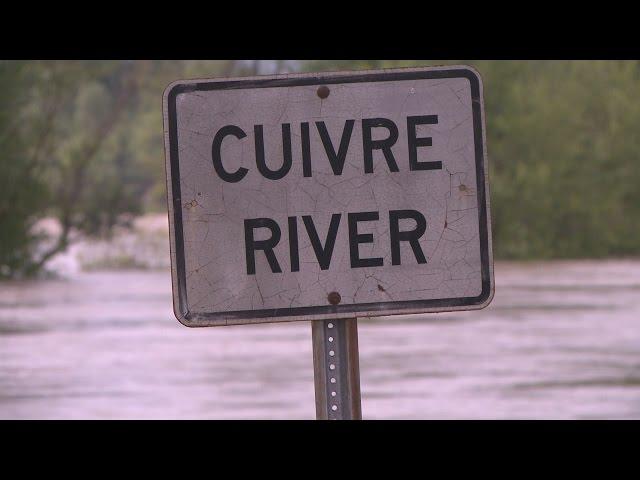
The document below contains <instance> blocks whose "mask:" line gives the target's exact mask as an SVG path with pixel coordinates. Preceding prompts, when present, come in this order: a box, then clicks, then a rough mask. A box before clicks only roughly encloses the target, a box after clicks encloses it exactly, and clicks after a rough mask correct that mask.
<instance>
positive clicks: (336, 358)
mask: <svg viewBox="0 0 640 480" xmlns="http://www.w3.org/2000/svg"><path fill="white" fill-rule="evenodd" d="M311 333H312V341H313V374H314V380H315V389H316V418H317V419H318V420H361V419H362V406H361V400H360V366H359V360H358V320H357V319H356V318H348V319H343V320H316V321H313V322H311Z"/></svg>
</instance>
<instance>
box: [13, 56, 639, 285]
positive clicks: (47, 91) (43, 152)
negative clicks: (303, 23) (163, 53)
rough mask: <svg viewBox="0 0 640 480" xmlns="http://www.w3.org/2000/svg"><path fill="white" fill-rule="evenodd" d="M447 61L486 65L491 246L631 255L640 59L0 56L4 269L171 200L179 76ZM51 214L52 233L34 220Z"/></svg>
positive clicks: (24, 271) (540, 254) (526, 254)
mask: <svg viewBox="0 0 640 480" xmlns="http://www.w3.org/2000/svg"><path fill="white" fill-rule="evenodd" d="M452 63H462V64H465V63H467V64H471V65H473V66H475V67H476V68H477V69H478V70H479V71H480V72H481V74H482V77H483V83H484V87H485V104H486V114H487V117H486V118H487V136H488V152H489V168H490V180H491V197H492V205H491V208H492V221H493V234H494V248H495V253H496V257H498V258H519V259H524V258H568V257H604V256H611V255H618V256H619V255H638V254H639V253H640V222H639V221H638V219H639V218H640V189H639V188H638V187H637V185H638V184H639V182H640V169H639V168H638V165H637V162H638V156H639V155H640V136H639V135H637V133H636V130H637V125H638V124H639V123H640V102H638V101H637V97H638V95H639V94H640V91H639V90H640V62H636V61H633V62H631V61H562V62H561V61H477V62H468V61H464V60H462V61H446V62H443V61H437V62H433V61H428V60H424V61H404V60H402V61H399V60H394V61H384V60H376V61H371V60H366V61H359V60H353V61H306V62H282V61H277V62H267V63H265V62H259V61H196V60H189V61H166V60H155V61H30V62H16V61H0V152H1V154H0V172H1V175H0V278H3V277H4V278H6V277H16V276H26V275H33V274H36V273H38V272H39V271H41V270H42V268H43V267H44V266H45V265H46V262H47V261H48V260H49V259H51V258H52V257H53V256H55V255H56V254H57V253H59V252H61V251H63V250H64V249H65V248H67V246H68V245H69V244H70V242H72V241H73V238H74V236H75V234H76V233H81V234H89V235H109V233H110V232H111V230H112V228H113V226H114V225H117V224H118V223H122V222H125V221H126V219H127V215H123V214H137V213H140V212H144V211H165V209H166V194H165V188H166V187H165V172H164V138H163V128H162V112H161V95H162V91H163V90H164V88H165V87H166V86H167V85H168V84H169V83H170V82H172V81H173V80H176V79H178V78H206V77H215V76H242V75H255V74H260V73H272V72H273V71H276V70H279V71H280V70H291V69H295V68H301V69H303V70H307V71H323V70H325V71H326V70H344V69H367V68H394V67H407V66H413V65H433V64H452ZM45 217H50V218H55V219H57V221H58V224H59V231H58V232H57V234H56V235H55V237H53V238H51V237H48V238H45V236H43V235H41V234H39V233H38V232H37V231H36V230H35V229H34V225H36V224H37V222H38V221H39V220H41V219H43V218H45Z"/></svg>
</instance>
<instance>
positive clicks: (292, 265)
mask: <svg viewBox="0 0 640 480" xmlns="http://www.w3.org/2000/svg"><path fill="white" fill-rule="evenodd" d="M164 124H165V148H166V157H167V158H166V169H167V188H168V199H169V223H170V232H171V261H172V277H173V292H174V311H175V314H176V317H177V318H178V319H179V320H180V321H181V322H182V323H184V324H185V325H188V326H214V325H230V324H240V323H256V322H274V321H288V320H302V319H308V320H313V319H333V318H335V319H337V318H346V317H365V316H379V315H391V314H399V313H404V314H408V313H423V312H439V311H447V310H464V309H475V308H482V307H484V306H486V305H487V304H488V303H489V302H490V301H491V298H492V296H493V262H492V254H491V229H490V222H489V195H488V181H487V164H486V149H485V129H484V111H483V99H482V82H481V79H480V76H479V75H478V73H477V72H476V71H475V70H473V69H471V68H469V67H466V66H455V67H436V68H417V69H397V70H379V71H362V72H343V73H314V74H299V75H277V76H265V77H262V76H261V77H252V78H239V79H214V80H188V81H178V82H174V83H172V84H171V85H170V86H169V87H167V89H166V91H165V95H164Z"/></svg>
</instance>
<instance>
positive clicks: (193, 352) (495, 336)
mask: <svg viewBox="0 0 640 480" xmlns="http://www.w3.org/2000/svg"><path fill="white" fill-rule="evenodd" d="M495 272H496V274H495V276H496V295H495V298H494V301H493V303H492V304H491V305H490V306H489V307H487V308H486V309H484V310H482V311H475V312H457V313H446V314H430V315H414V316H397V317H387V318H378V319H369V320H364V319H361V320H360V321H359V342H360V368H361V387H362V403H363V407H362V410H363V417H364V418H365V419H449V418H465V419H476V418H483V419H484V418H486V419H506V418H517V419H529V418H572V419H573V418H579V419H582V418H616V419H624V418H636V419H637V418H640V261H632V260H624V261H623V260H617V261H571V262H536V263H501V262H498V263H496V266H495ZM314 417H315V409H314V393H313V365H312V356H311V328H310V326H309V324H308V323H307V322H295V323H286V324H264V325H253V326H235V327H224V328H204V329H189V328H186V327H183V326H182V325H180V324H179V323H178V322H177V320H175V318H174V317H173V313H172V310H171V284H170V275H169V270H168V269H166V268H161V269H155V270H118V271H95V272H82V271H80V272H76V273H74V274H73V275H68V276H66V277H65V278H60V279H52V280H39V281H30V282H11V283H4V284H0V418H3V419H16V418H20V419H31V418H45V419H62V418H68V419H77V418H88V419H112V418H113V419H115V418H119V419H127V418H144V419H146V418H153V419H156V418H170V419H183V418H187V419H197V418H198V419H199V418H203V419H233V418H237V419H262V418H264V419H312V418H314Z"/></svg>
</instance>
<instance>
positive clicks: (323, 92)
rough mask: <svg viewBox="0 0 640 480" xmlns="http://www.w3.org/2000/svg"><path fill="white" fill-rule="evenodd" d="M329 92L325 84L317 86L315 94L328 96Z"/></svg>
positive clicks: (322, 96) (323, 96)
mask: <svg viewBox="0 0 640 480" xmlns="http://www.w3.org/2000/svg"><path fill="white" fill-rule="evenodd" d="M329 93H331V90H329V87H327V86H326V85H322V86H321V87H318V91H317V94H318V96H319V97H320V98H323V99H324V98H327V97H328V96H329Z"/></svg>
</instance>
